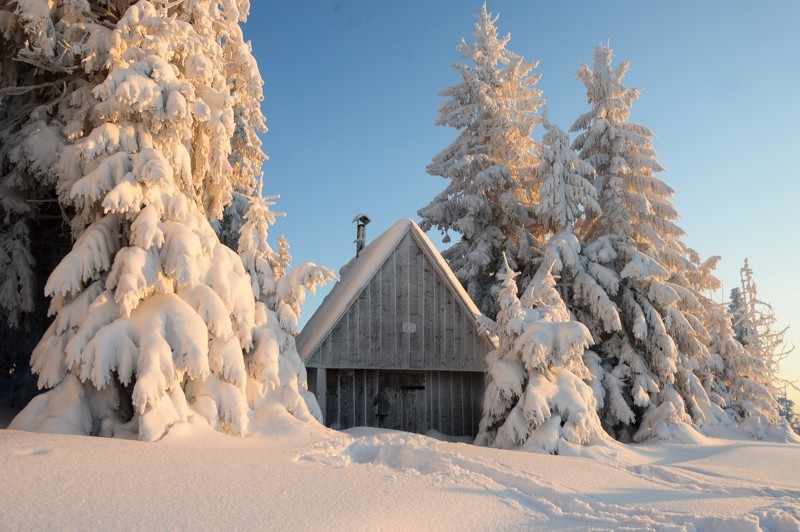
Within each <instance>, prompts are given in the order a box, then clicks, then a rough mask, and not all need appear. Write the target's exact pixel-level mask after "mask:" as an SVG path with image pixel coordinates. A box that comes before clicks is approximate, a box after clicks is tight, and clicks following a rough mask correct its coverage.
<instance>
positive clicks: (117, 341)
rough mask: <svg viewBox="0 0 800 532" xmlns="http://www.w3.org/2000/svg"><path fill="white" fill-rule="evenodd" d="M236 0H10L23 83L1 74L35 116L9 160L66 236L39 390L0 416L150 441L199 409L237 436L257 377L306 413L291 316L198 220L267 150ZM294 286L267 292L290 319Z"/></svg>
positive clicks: (214, 216) (15, 125)
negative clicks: (275, 313)
mask: <svg viewBox="0 0 800 532" xmlns="http://www.w3.org/2000/svg"><path fill="white" fill-rule="evenodd" d="M247 9H248V3H247V2H246V1H234V0H199V1H195V2H185V3H184V2H173V3H161V2H158V3H156V4H153V3H151V2H149V1H147V0H141V1H139V2H135V3H132V2H125V1H117V2H73V1H68V2H59V3H57V4H52V3H51V4H48V3H47V2H37V1H31V2H24V3H17V7H16V11H15V13H14V16H15V17H16V19H15V20H16V21H17V26H16V27H15V32H13V35H14V39H13V43H14V44H15V46H14V47H13V48H11V47H9V48H6V47H4V51H5V50H9V53H8V55H7V56H5V59H9V57H11V58H13V59H14V60H16V61H18V62H21V63H23V64H28V65H32V67H33V68H30V69H27V68H26V69H25V72H24V74H25V75H18V76H17V78H16V80H21V81H17V83H24V84H25V86H24V87H19V86H17V87H15V86H14V81H13V80H12V81H9V80H8V79H4V86H5V87H9V88H13V90H12V91H10V92H8V94H12V95H13V94H21V95H22V96H21V100H19V102H18V103H19V104H20V105H22V106H25V109H26V111H27V112H28V113H30V115H31V117H30V118H29V119H28V118H27V117H25V116H22V115H17V114H14V119H13V120H8V121H7V122H6V124H7V128H6V129H5V130H4V132H5V133H4V134H6V135H8V137H7V138H8V140H9V142H10V143H11V145H12V146H13V149H12V150H11V151H12V152H13V153H12V154H11V155H9V156H8V159H7V160H8V161H10V163H13V168H14V170H13V171H14V172H16V173H20V172H21V171H24V172H25V174H24V175H23V178H21V180H22V181H23V182H24V183H26V184H29V183H34V184H35V185H36V186H39V187H44V188H46V189H47V188H48V187H49V190H50V191H51V194H52V197H53V198H54V199H57V200H58V204H59V206H60V208H61V209H62V211H63V212H64V213H65V215H66V216H68V217H69V222H70V226H71V230H72V234H73V237H74V238H75V242H74V245H73V247H72V250H71V251H70V252H69V253H68V254H67V255H66V256H65V257H64V258H63V260H62V261H61V262H60V264H59V265H58V266H57V267H56V268H55V270H54V271H53V272H52V273H51V274H50V276H49V278H48V280H47V283H46V285H45V292H46V293H47V295H49V296H51V297H52V301H51V306H50V312H51V314H52V315H54V316H55V319H54V321H53V323H52V325H51V326H50V328H49V329H48V331H47V333H46V334H45V336H44V338H42V340H41V341H40V343H39V345H38V346H37V348H36V349H35V351H34V353H33V356H32V359H31V364H32V367H33V370H34V371H35V372H36V373H38V375H39V385H40V386H41V387H46V388H53V389H52V390H51V391H49V392H47V393H45V394H42V395H40V396H38V397H37V398H35V399H34V400H33V401H32V402H31V404H30V405H29V406H28V407H27V408H26V409H25V410H24V411H23V412H22V413H21V414H20V415H19V416H18V417H17V418H16V419H15V420H14V422H13V423H12V427H14V428H22V429H29V430H41V431H59V432H65V431H66V432H74V433H83V434H101V435H138V437H139V438H141V439H145V440H153V439H157V438H159V437H161V435H163V434H164V433H165V431H166V430H168V428H169V427H170V426H171V425H172V424H174V423H176V422H181V421H184V420H187V419H189V418H191V417H198V416H199V417H200V418H203V419H205V420H206V421H207V422H208V423H209V424H210V425H211V426H212V427H214V428H217V429H218V430H222V431H225V432H229V433H233V434H244V433H245V432H246V431H247V429H248V422H249V419H250V417H251V416H250V409H249V405H248V396H249V394H248V392H249V391H250V390H251V389H255V388H259V391H260V392H261V393H262V395H264V394H266V393H268V392H270V391H272V392H274V393H273V396H275V397H277V396H278V395H280V396H281V397H283V398H284V399H286V401H288V402H289V403H282V404H283V406H284V407H286V408H288V409H290V410H291V411H293V412H295V413H297V414H298V415H299V416H300V417H306V418H307V417H308V416H307V413H308V408H305V410H303V407H302V405H301V404H300V401H298V400H297V396H298V395H302V393H300V392H299V390H300V389H302V387H303V386H304V369H303V368H302V367H301V366H298V364H297V361H296V360H290V361H289V363H285V364H284V363H283V360H282V357H283V356H284V354H286V353H288V351H287V349H288V346H289V345H290V344H291V342H290V341H289V340H287V339H286V338H284V336H283V335H286V334H289V335H290V333H291V326H287V325H285V323H289V322H290V321H291V320H288V318H287V320H288V321H286V322H285V323H280V322H279V321H280V320H277V319H274V320H271V321H270V314H269V309H267V308H265V305H263V304H260V303H257V302H256V294H255V292H254V277H253V273H254V272H253V271H252V270H248V269H246V268H245V266H244V264H243V259H242V258H240V256H239V255H237V253H236V252H235V251H233V250H231V249H230V248H229V247H227V246H225V245H224V244H223V243H222V242H220V238H219V237H218V236H217V234H216V232H215V231H214V228H213V227H212V225H211V222H214V221H215V220H218V219H220V218H221V217H222V216H223V211H224V209H225V207H226V205H229V204H230V203H231V202H232V200H233V196H234V194H237V195H240V196H241V197H242V198H245V200H246V198H247V197H248V196H250V195H252V194H254V193H256V192H257V191H256V185H257V180H256V177H257V176H258V175H259V174H260V172H261V163H262V162H263V161H264V159H265V156H264V155H263V153H262V152H261V149H260V146H261V143H260V141H258V137H257V135H256V134H257V132H258V131H259V130H264V120H263V116H262V115H261V111H260V109H259V105H260V101H261V99H262V93H261V84H262V81H261V77H260V74H259V72H258V69H257V66H256V63H255V60H254V59H253V57H252V54H251V50H250V46H249V44H248V43H247V42H245V41H244V39H243V36H242V32H241V28H240V27H239V22H242V21H244V20H245V19H246V16H247ZM62 91H63V92H62ZM15 103H17V100H16V99H15V97H12V98H10V99H9V100H8V101H4V106H5V108H6V109H7V111H6V112H7V113H10V112H12V111H8V110H9V109H12V110H13V109H14V105H15ZM19 124H23V125H19ZM9 132H10V133H9ZM254 201H255V202H256V203H258V200H254ZM263 236H264V237H265V238H266V234H264V235H263ZM251 240H252V237H251ZM251 245H252V247H253V249H257V248H258V246H260V245H266V244H265V243H263V244H262V243H260V242H255V241H253V242H251ZM312 271H317V270H313V268H312ZM298 277H301V278H303V279H304V281H306V278H305V277H303V275H302V274H298ZM311 277H314V275H313V274H312V275H311ZM323 277H324V275H323ZM319 279H320V278H319V276H317V277H315V278H314V280H312V281H308V282H300V283H298V284H299V285H301V286H300V290H301V291H302V290H303V289H304V288H305V287H312V286H313V285H314V283H315V282H318V281H319ZM287 284H288V283H287ZM297 289H298V287H297V286H296V285H291V287H290V288H289V289H287V290H286V293H285V294H284V293H281V294H280V296H279V299H281V301H286V304H287V305H288V306H289V307H290V309H291V311H292V312H293V313H294V315H295V318H294V319H296V313H297V311H298V310H299V308H298V306H297V304H299V303H300V302H302V294H299V293H298V292H297ZM259 295H260V294H259ZM293 305H294V306H293ZM287 314H288V313H287ZM287 331H288V332H287ZM270 334H271V335H272V336H274V337H275V338H276V340H275V342H274V345H273V344H270V343H269V342H268V341H267V340H265V337H268V336H269V335H270ZM265 357H266V358H269V359H270V364H267V365H268V366H269V370H268V371H260V368H261V365H262V364H263V361H264V359H265ZM270 357H271V358H270ZM276 368H277V369H276ZM281 379H284V380H281ZM254 380H255V381H256V382H255V384H256V385H258V386H253V383H252V382H251V381H254ZM287 387H288V388H291V389H292V390H293V391H294V392H296V393H295V394H294V395H292V394H290V393H284V392H283V390H285V389H286V388H287ZM279 390H281V393H280V394H279V393H278V391H279ZM290 396H291V397H290ZM278 402H280V400H278ZM250 406H257V405H255V404H253V403H252V402H251V405H250ZM311 406H312V410H313V404H312V405H311Z"/></svg>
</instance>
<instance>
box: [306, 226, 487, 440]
mask: <svg viewBox="0 0 800 532" xmlns="http://www.w3.org/2000/svg"><path fill="white" fill-rule="evenodd" d="M340 276H341V279H340V280H339V282H338V283H337V284H336V285H335V286H334V288H333V290H332V291H331V293H330V294H329V295H328V296H327V297H326V298H325V300H324V301H323V302H322V304H321V305H320V307H319V309H318V310H317V311H316V312H315V313H314V315H313V316H312V317H311V319H310V320H309V322H308V323H307V324H306V326H305V327H304V328H303V330H302V332H301V333H300V335H299V336H298V338H297V348H298V351H299V353H300V356H301V358H302V359H303V361H304V362H305V364H306V367H307V368H308V382H309V389H310V390H311V391H312V392H314V393H315V394H316V396H317V400H318V401H319V403H320V407H321V408H322V412H323V415H324V417H325V424H326V425H327V426H329V427H332V428H337V429H345V428H350V427H354V426H369V427H383V428H389V429H397V430H404V431H409V432H417V433H422V434H424V433H426V432H427V431H429V430H431V429H434V430H437V431H439V432H442V433H444V434H449V435H453V436H474V435H475V434H477V432H478V423H479V422H480V419H481V410H482V406H483V393H484V388H485V371H486V354H487V353H488V352H489V351H490V350H491V349H493V347H494V346H493V345H492V343H491V341H490V340H489V339H488V338H487V337H486V336H485V335H482V334H480V333H479V332H478V326H477V321H476V315H478V314H479V313H480V311H479V310H478V308H477V307H476V306H475V304H474V303H473V302H472V300H471V299H470V297H469V296H468V295H467V293H466V291H465V290H464V289H463V288H462V286H461V284H460V283H459V282H458V280H457V279H456V277H455V275H454V274H453V272H452V271H451V270H450V268H449V266H448V265H447V263H446V262H445V260H444V259H443V258H442V256H441V254H439V252H438V251H437V250H436V248H435V247H434V245H433V244H432V243H431V241H430V240H429V239H428V237H427V236H426V235H425V233H423V232H422V230H421V229H420V228H419V226H418V225H417V224H416V223H414V222H413V221H412V220H410V219H404V220H400V221H399V222H397V223H396V224H395V225H394V226H392V227H391V228H390V229H389V230H388V231H386V232H385V233H383V234H382V235H380V236H379V237H378V238H377V239H375V240H374V241H373V242H372V243H370V244H369V245H368V246H366V247H365V248H364V249H363V251H361V252H360V254H359V255H358V257H357V258H354V259H353V260H352V261H351V262H350V263H349V264H347V265H346V266H345V267H343V268H342V270H341V272H340Z"/></svg>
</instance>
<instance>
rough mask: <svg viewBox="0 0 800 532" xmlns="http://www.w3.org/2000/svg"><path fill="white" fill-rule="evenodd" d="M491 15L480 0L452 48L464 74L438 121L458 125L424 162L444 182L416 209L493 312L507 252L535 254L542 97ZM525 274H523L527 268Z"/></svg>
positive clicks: (517, 256) (521, 257)
mask: <svg viewBox="0 0 800 532" xmlns="http://www.w3.org/2000/svg"><path fill="white" fill-rule="evenodd" d="M496 21H497V16H493V15H492V14H491V13H489V12H488V11H487V10H486V5H485V4H484V6H483V8H482V9H481V12H480V13H479V14H478V22H477V24H476V29H475V34H474V36H475V42H473V43H472V44H467V43H466V41H464V40H463V39H462V40H461V45H460V46H459V47H458V49H459V50H460V51H461V52H462V54H463V55H462V57H463V59H464V61H465V63H464V64H456V65H454V68H455V69H456V70H458V72H459V73H460V74H461V77H462V81H461V82H460V83H459V84H458V85H456V86H454V87H451V88H449V89H446V90H445V91H443V92H442V93H441V94H442V96H444V97H446V98H448V100H447V101H446V102H445V103H444V104H443V105H442V106H441V108H440V109H439V117H438V118H437V119H436V124H437V125H442V126H449V127H453V128H455V129H457V130H459V134H458V137H457V138H456V140H455V141H454V142H453V143H452V144H451V145H450V146H448V147H447V148H445V149H444V150H443V151H442V152H441V153H439V154H438V155H436V156H435V157H434V159H433V161H432V162H431V164H430V165H428V168H427V171H428V173H429V174H431V175H434V176H441V177H443V178H444V179H446V180H448V181H449V183H448V185H447V187H446V188H445V190H444V191H443V192H441V193H440V194H439V195H437V196H436V197H435V198H434V199H433V201H431V203H430V204H428V205H427V206H426V207H423V208H422V209H420V210H419V212H418V214H419V216H420V217H421V219H422V220H421V227H422V228H423V230H425V231H428V230H430V229H431V228H432V227H436V228H438V229H439V230H441V231H442V233H443V234H444V235H445V238H444V241H445V242H449V241H450V232H454V233H458V234H459V235H460V240H459V241H458V242H457V243H455V244H453V245H452V246H451V247H450V248H449V249H447V250H445V252H444V253H443V254H444V256H445V258H446V259H447V261H448V263H449V264H450V266H451V267H452V268H453V271H454V272H455V274H456V277H458V279H459V280H460V281H461V283H462V284H463V285H464V286H465V287H466V289H467V291H468V292H469V294H470V296H471V297H472V299H473V300H474V301H475V303H476V304H477V305H478V307H479V308H480V309H481V310H482V311H483V312H484V313H485V314H487V315H489V316H493V315H494V314H495V313H496V303H495V301H496V297H495V294H494V293H492V286H495V287H496V284H497V280H496V279H495V277H494V274H495V273H496V272H497V271H498V270H499V267H500V265H501V263H502V259H501V255H502V253H504V252H505V253H506V254H507V256H508V260H509V262H510V264H511V265H512V267H515V268H516V267H517V265H518V264H520V265H523V266H525V265H528V264H529V263H530V262H531V257H532V256H534V255H535V254H536V249H537V247H538V244H537V235H532V234H531V233H530V228H529V226H530V223H529V221H530V206H531V205H533V204H535V202H536V197H535V195H534V194H533V191H534V190H538V187H533V186H531V184H530V183H529V181H530V180H531V178H532V175H531V170H532V168H533V167H534V166H535V165H536V164H537V154H538V145H537V143H536V142H534V140H533V139H532V138H531V133H532V131H533V129H534V127H535V126H536V125H537V124H538V123H539V118H538V117H537V116H535V113H536V111H537V110H538V108H539V106H540V105H542V103H543V102H544V100H543V99H542V98H541V91H539V90H538V89H536V88H535V85H536V83H537V81H538V80H539V76H538V75H537V74H533V73H532V72H533V69H534V68H535V67H536V65H537V63H531V62H526V61H525V60H524V59H523V58H522V57H521V56H519V55H516V54H514V53H512V52H510V51H509V50H507V49H506V45H507V44H508V41H509V39H510V36H506V37H503V38H499V37H498V34H497V27H496V26H495V23H496ZM528 276H529V275H528Z"/></svg>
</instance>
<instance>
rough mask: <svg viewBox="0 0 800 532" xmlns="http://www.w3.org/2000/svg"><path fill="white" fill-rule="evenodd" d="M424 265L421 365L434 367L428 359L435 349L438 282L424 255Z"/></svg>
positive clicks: (430, 358)
mask: <svg viewBox="0 0 800 532" xmlns="http://www.w3.org/2000/svg"><path fill="white" fill-rule="evenodd" d="M422 265H423V282H424V294H423V301H422V308H423V317H422V331H423V342H422V353H420V357H421V359H422V360H421V365H420V367H428V368H432V367H434V366H433V365H432V364H429V363H427V362H428V360H432V359H433V356H434V350H433V327H434V323H435V322H436V312H435V307H434V303H433V293H434V292H433V288H434V286H435V284H436V279H435V277H434V272H433V269H431V267H430V265H429V264H428V261H427V260H426V259H425V257H424V256H423V257H422Z"/></svg>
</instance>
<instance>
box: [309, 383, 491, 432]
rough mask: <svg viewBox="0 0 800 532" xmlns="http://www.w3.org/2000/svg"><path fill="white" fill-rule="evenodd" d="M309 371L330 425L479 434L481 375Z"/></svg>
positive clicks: (481, 400) (310, 387)
mask: <svg viewBox="0 0 800 532" xmlns="http://www.w3.org/2000/svg"><path fill="white" fill-rule="evenodd" d="M308 373H309V374H308V382H309V389H310V391H312V392H313V393H315V395H316V396H317V398H318V399H319V400H320V406H321V407H322V408H323V414H324V416H325V424H326V425H327V426H329V427H332V428H335V429H346V428H350V427H359V426H366V427H381V428H388V429H395V430H404V431H408V432H416V433H419V434H424V433H425V432H427V431H428V430H430V429H434V430H438V431H439V432H442V433H444V434H450V435H453V436H475V435H476V434H477V433H478V424H479V423H480V420H481V414H482V407H483V393H484V378H485V377H484V373H482V372H465V371H393V370H389V371H387V370H379V369H329V370H322V369H317V368H309V370H308ZM321 387H324V388H325V390H324V392H323V393H320V392H322V390H321V389H319V388H321Z"/></svg>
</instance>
